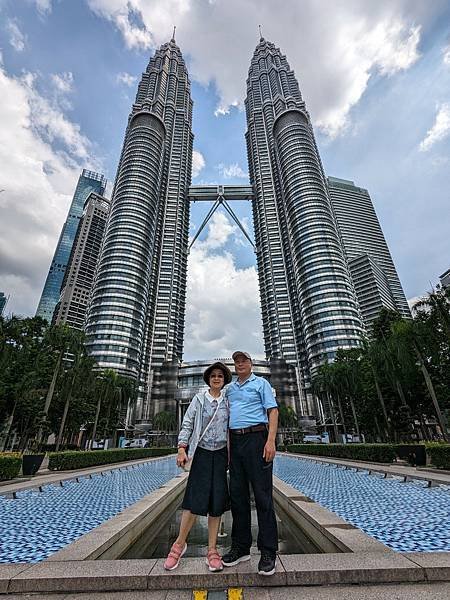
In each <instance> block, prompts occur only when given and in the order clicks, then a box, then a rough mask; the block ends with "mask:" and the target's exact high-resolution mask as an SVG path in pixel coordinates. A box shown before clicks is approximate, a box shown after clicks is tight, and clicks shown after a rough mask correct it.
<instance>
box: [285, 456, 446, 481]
mask: <svg viewBox="0 0 450 600" xmlns="http://www.w3.org/2000/svg"><path fill="white" fill-rule="evenodd" d="M283 454H284V455H285V456H291V457H293V458H301V459H302V460H310V461H313V462H317V463H328V464H332V465H338V466H340V467H346V468H347V469H357V470H364V471H371V472H372V473H383V474H384V475H387V476H388V477H403V478H404V479H405V478H406V480H408V479H419V480H421V481H428V482H430V483H431V484H432V485H450V472H448V471H444V472H442V473H440V472H439V471H438V470H433V469H425V468H423V467H418V468H416V467H410V466H407V465H402V464H395V463H392V464H389V463H373V462H365V461H356V460H348V459H345V458H329V457H325V456H314V455H312V454H291V453H289V452H283Z"/></svg>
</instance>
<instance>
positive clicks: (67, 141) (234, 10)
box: [0, 0, 450, 359]
mask: <svg viewBox="0 0 450 600" xmlns="http://www.w3.org/2000/svg"><path fill="white" fill-rule="evenodd" d="M259 23H261V24H262V27H263V33H264V36H265V37H266V38H267V39H270V40H271V41H273V42H275V43H276V44H277V45H279V46H280V47H281V49H282V50H283V52H285V53H286V55H287V57H288V60H289V63H290V65H291V67H292V68H293V69H294V70H295V73H296V75H297V78H298V80H299V83H300V89H301V90H302V93H303V96H304V98H305V100H306V103H307V106H308V108H309V111H310V113H311V116H312V118H313V122H314V126H315V132H316V136H317V141H318V145H319V149H320V152H321V156H322V160H323V163H324V167H325V170H326V172H327V174H329V175H334V176H337V177H342V178H345V179H351V180H353V181H354V182H355V183H356V184H357V185H359V186H361V187H366V188H368V189H369V191H370V193H371V196H372V199H373V202H374V205H375V208H376V210H377V213H378V216H379V218H380V221H381V224H382V227H383V230H384V232H385V235H386V238H387V241H388V244H389V246H390V249H391V252H392V255H393V258H394V262H395V263H396V266H397V269H398V272H399V275H400V279H401V281H402V283H403V286H404V289H405V293H406V295H407V297H408V298H413V297H416V296H419V295H421V294H423V293H424V292H425V291H426V290H427V289H429V287H430V282H431V283H435V282H436V281H437V277H438V276H439V275H440V274H441V273H443V272H444V271H445V270H446V269H447V268H448V267H449V266H450V227H449V224H450V218H449V207H450V5H449V2H448V1H447V0H442V1H441V0H432V1H430V0H284V1H283V2H282V3H279V2H273V0H209V1H208V0H0V190H4V191H1V192H0V209H1V215H0V291H4V292H5V293H6V294H9V295H10V296H11V299H10V302H9V305H8V310H9V311H13V312H15V313H18V314H23V315H31V314H34V312H35V310H36V306H37V303H38V301H39V296H40V293H41V291H42V287H43V284H44V280H45V277H46V274H47V271H48V267H49V264H50V261H51V258H52V255H53V252H54V249H55V245H56V242H57V239H58V235H59V233H60V230H61V226H62V224H63V222H64V220H65V217H66V214H67V209H68V205H69V203H70V200H71V196H72V194H73V191H74V188H75V185H76V181H77V178H78V175H79V173H80V170H81V169H82V168H83V167H86V168H89V169H94V170H99V171H101V172H103V173H104V174H105V175H106V176H107V178H108V179H109V180H110V181H111V180H113V179H114V175H115V170H116V166H117V161H118V157H119V152H120V148H121V144H122V140H123V133H124V129H125V124H126V119H127V115H128V112H129V110H130V107H131V104H132V102H133V99H134V94H135V90H136V85H137V81H138V79H139V77H140V74H141V72H142V71H143V70H144V69H145V67H146V64H147V61H148V59H149V57H150V56H151V54H152V52H153V50H154V48H155V47H157V46H158V45H160V44H161V43H163V42H165V41H167V40H168V39H169V38H170V37H171V33H172V27H173V25H176V26H177V34H176V38H177V43H178V44H179V46H180V47H181V49H182V51H183V53H184V56H185V59H186V61H187V64H188V69H189V73H190V76H191V80H192V96H193V99H194V124H193V129H194V133H195V142H194V148H195V156H194V175H195V177H194V179H193V182H194V183H202V182H203V183H247V182H248V175H247V163H246V152H245V144H244V132H245V114H244V113H243V110H242V108H243V99H244V96H245V80H246V75H247V70H248V65H249V61H250V58H251V55H252V52H253V50H254V47H255V45H256V44H257V42H258V37H259V35H258V24H259ZM235 209H236V212H237V213H238V214H239V216H240V217H241V219H242V220H243V222H244V224H245V226H246V227H247V228H248V229H249V231H251V211H250V207H249V206H248V205H247V204H245V203H242V204H238V205H236V206H235ZM206 211H207V207H206V206H204V205H201V204H196V205H194V206H193V209H192V219H191V230H192V234H194V233H195V230H196V228H197V227H198V226H199V224H200V223H201V221H202V219H203V216H204V214H205V212H206ZM242 345H244V346H245V347H246V348H248V349H249V350H251V351H252V352H255V353H257V354H262V342H261V325H260V308H259V298H258V285H257V275H256V270H255V258H254V254H253V251H252V249H251V247H250V246H249V245H248V243H247V242H246V241H245V239H244V238H243V236H242V235H241V234H240V232H239V231H238V229H237V228H236V226H235V225H234V224H232V223H231V222H230V220H229V219H228V218H227V216H226V215H225V214H222V213H217V214H216V215H215V217H214V220H213V221H212V222H211V226H210V227H209V228H208V229H207V230H206V231H205V233H204V235H202V236H201V237H200V239H199V241H198V242H196V244H195V245H194V246H193V249H192V251H191V255H190V260H189V280H188V309H187V322H186V340H185V348H186V358H187V359H192V358H209V357H212V356H225V355H229V354H230V350H231V349H232V348H234V347H236V346H242Z"/></svg>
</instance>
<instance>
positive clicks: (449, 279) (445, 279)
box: [439, 269, 450, 290]
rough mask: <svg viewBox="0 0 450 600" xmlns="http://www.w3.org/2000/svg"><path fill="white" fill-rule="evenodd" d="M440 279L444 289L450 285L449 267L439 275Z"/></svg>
mask: <svg viewBox="0 0 450 600" xmlns="http://www.w3.org/2000/svg"><path fill="white" fill-rule="evenodd" d="M439 280H440V282H441V286H442V287H443V288H444V290H445V288H448V287H450V269H447V270H446V271H445V273H442V275H441V276H440V277H439Z"/></svg>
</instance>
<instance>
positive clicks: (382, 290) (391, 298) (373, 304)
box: [328, 177, 411, 331]
mask: <svg viewBox="0 0 450 600" xmlns="http://www.w3.org/2000/svg"><path fill="white" fill-rule="evenodd" d="M328 189H329V192H330V199H331V203H332V206H333V210H334V214H335V217H336V220H337V223H338V228H339V233H340V236H341V239H342V244H343V246H344V251H345V254H346V256H347V260H348V264H349V267H350V272H351V275H352V279H353V283H354V286H355V290H356V294H357V297H358V301H359V305H360V308H361V314H362V317H363V322H364V325H365V327H366V329H367V331H370V326H371V324H372V322H373V320H374V319H375V318H376V317H377V315H378V313H379V312H380V310H381V309H382V308H383V307H384V308H388V309H391V310H396V311H398V312H399V313H400V314H401V315H402V316H403V317H406V318H409V317H411V313H410V310H409V306H408V302H407V300H406V297H405V293H404V291H403V288H402V285H401V283H400V279H399V277H398V274H397V271H396V268H395V265H394V262H393V260H392V256H391V253H390V252H389V248H388V245H387V243H386V240H385V237H384V234H383V231H382V229H381V225H380V222H379V220H378V217H377V214H376V212H375V208H374V206H373V203H372V200H371V198H370V195H369V192H368V191H367V190H366V189H364V188H360V187H357V186H356V185H355V184H354V183H353V181H348V180H346V179H338V178H337V177H328Z"/></svg>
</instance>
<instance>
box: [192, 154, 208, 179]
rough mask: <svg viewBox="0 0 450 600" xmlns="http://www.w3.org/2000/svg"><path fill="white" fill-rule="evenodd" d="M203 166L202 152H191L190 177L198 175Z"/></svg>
mask: <svg viewBox="0 0 450 600" xmlns="http://www.w3.org/2000/svg"><path fill="white" fill-rule="evenodd" d="M204 167H205V159H204V158H203V154H202V153H201V152H199V151H198V150H194V151H193V152H192V178H194V177H198V175H199V174H200V171H201V170H202V169H204Z"/></svg>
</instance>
